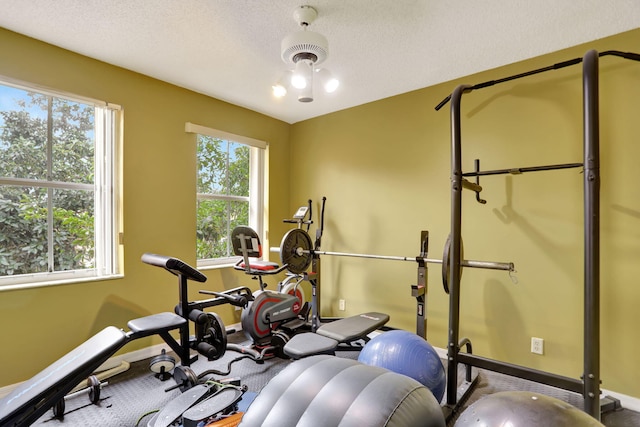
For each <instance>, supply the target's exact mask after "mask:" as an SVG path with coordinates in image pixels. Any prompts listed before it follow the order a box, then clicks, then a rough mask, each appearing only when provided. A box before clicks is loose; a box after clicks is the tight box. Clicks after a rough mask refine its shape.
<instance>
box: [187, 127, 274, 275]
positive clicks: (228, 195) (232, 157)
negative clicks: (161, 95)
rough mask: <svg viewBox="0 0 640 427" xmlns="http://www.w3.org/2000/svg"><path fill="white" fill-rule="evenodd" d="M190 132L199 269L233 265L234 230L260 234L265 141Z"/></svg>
mask: <svg viewBox="0 0 640 427" xmlns="http://www.w3.org/2000/svg"><path fill="white" fill-rule="evenodd" d="M187 131H190V132H193V133H196V134H197V188H196V192H197V209H196V216H197V218H196V224H197V225H196V245H197V246H196V253H197V259H198V266H200V267H202V266H207V265H218V264H229V263H231V262H233V256H234V255H233V247H232V242H231V239H230V236H231V231H232V230H233V229H234V228H235V227H236V226H238V225H249V226H250V227H253V228H254V229H255V230H256V231H257V232H258V234H259V235H262V221H263V212H264V210H263V204H264V194H263V193H264V190H263V188H264V180H263V176H264V151H265V148H266V143H264V142H262V141H257V140H253V139H251V138H246V137H242V136H239V135H232V134H228V133H225V132H222V131H218V130H215V129H210V128H205V127H202V126H198V125H194V124H192V123H188V124H187Z"/></svg>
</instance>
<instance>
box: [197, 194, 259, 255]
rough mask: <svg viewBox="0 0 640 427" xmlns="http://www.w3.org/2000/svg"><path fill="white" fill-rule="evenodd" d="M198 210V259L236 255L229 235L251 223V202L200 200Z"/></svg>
mask: <svg viewBox="0 0 640 427" xmlns="http://www.w3.org/2000/svg"><path fill="white" fill-rule="evenodd" d="M196 212H197V229H196V230H197V249H196V250H197V257H198V259H212V258H226V257H230V256H234V254H233V248H232V247H231V243H230V242H229V235H230V234H231V230H233V229H234V228H235V227H237V226H238V225H247V224H248V223H249V202H236V201H227V200H198V204H197V210H196Z"/></svg>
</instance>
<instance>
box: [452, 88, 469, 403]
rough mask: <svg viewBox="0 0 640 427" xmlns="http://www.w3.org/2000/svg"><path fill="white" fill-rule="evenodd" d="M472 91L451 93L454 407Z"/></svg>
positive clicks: (462, 90) (453, 400)
mask: <svg viewBox="0 0 640 427" xmlns="http://www.w3.org/2000/svg"><path fill="white" fill-rule="evenodd" d="M466 90H470V87H469V86H465V85H460V86H458V87H456V88H455V90H454V91H453V93H452V94H451V245H450V246H449V260H450V261H449V280H450V282H449V342H448V345H447V360H448V363H447V405H450V406H454V405H455V404H456V401H457V389H458V339H459V336H460V262H461V259H460V254H461V250H460V249H461V248H460V246H461V238H460V235H461V231H462V148H461V147H462V143H461V141H462V137H461V133H460V132H461V126H460V103H461V100H462V94H463V93H464V92H465V91H466Z"/></svg>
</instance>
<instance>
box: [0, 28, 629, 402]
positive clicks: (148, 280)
mask: <svg viewBox="0 0 640 427" xmlns="http://www.w3.org/2000/svg"><path fill="white" fill-rule="evenodd" d="M639 41H640V31H638V30H637V31H633V32H629V33H626V34H622V35H619V36H616V37H613V38H610V39H606V40H602V41H600V42H597V43H591V44H589V45H585V46H580V47H577V48H574V49H569V50H567V51H563V52H558V53H555V54H552V55H546V56H544V57H542V58H537V59H533V60H530V61H525V62H523V63H518V64H513V65H510V66H507V67H502V68H500V69H496V70H492V71H488V72H485V73H481V74H478V75H474V76H469V77H466V78H464V79H460V80H458V81H454V82H449V83H446V84H441V85H437V86H434V87H430V88H426V89H422V90H419V91H415V92H411V93H407V94H404V95H400V96H396V97H392V98H388V99H385V100H381V101H378V102H374V103H370V104H366V105H363V106H360V107H356V108H351V109H348V110H345V111H340V112H337V113H333V114H329V115H326V116H323V117H319V118H316V119H312V120H307V121H304V122H301V123H297V124H295V125H292V126H289V125H287V124H285V123H282V122H280V121H277V120H274V119H271V118H268V117H265V116H262V115H260V114H257V113H254V112H251V111H248V110H245V109H242V108H239V107H236V106H233V105H230V104H227V103H224V102H220V101H217V100H214V99H211V98H208V97H205V96H202V95H198V94H194V93H192V92H189V91H186V90H183V89H179V88H176V87H174V86H171V85H168V84H165V83H162V82H159V81H156V80H153V79H150V78H147V77H144V76H141V75H139V74H135V73H131V72H129V71H126V70H122V69H119V68H116V67H113V66H110V65H107V64H104V63H100V62H97V61H93V60H91V59H88V58H85V57H82V56H79V55H75V54H72V53H69V52H66V51H63V50H60V49H57V48H54V47H51V46H48V45H46V44H43V43H40V42H36V41H34V40H31V39H28V38H25V37H22V36H18V35H16V34H14V33H11V32H8V31H4V30H0V47H1V48H2V52H3V55H2V59H1V60H0V75H5V76H9V77H13V78H18V79H21V80H25V81H30V82H33V83H38V84H42V85H45V86H49V87H52V88H55V89H58V90H66V91H69V92H72V93H76V94H80V95H85V96H90V97H94V98H99V99H105V100H107V101H109V102H114V103H117V104H121V105H123V107H124V110H125V134H124V137H125V140H124V156H125V160H124V177H123V178H124V220H125V278H124V279H121V280H113V281H103V282H96V283H89V284H82V285H67V286H57V287H53V288H46V289H33V290H21V291H11V292H2V293H0V325H2V326H0V336H1V337H2V339H3V343H4V346H5V347H3V348H6V349H9V348H10V349H12V350H11V351H3V352H1V353H0V363H2V365H3V366H10V367H11V369H5V370H4V371H3V373H2V374H1V375H0V386H2V385H7V384H12V383H15V382H18V381H21V380H24V379H26V378H28V377H29V376H30V375H33V374H34V373H35V372H37V371H38V370H40V369H41V368H43V367H44V366H46V365H47V364H48V363H50V362H51V361H52V360H54V359H56V358H57V357H59V356H60V355H62V354H64V353H65V352H66V351H68V350H70V349H71V348H73V347H74V346H76V345H77V344H79V343H80V342H82V341H84V340H85V339H87V338H88V337H89V336H91V335H92V334H93V333H95V332H97V331H98V330H100V329H101V328H103V327H104V326H106V325H116V326H119V327H123V328H124V327H126V322H127V321H128V320H129V319H131V318H133V317H138V316H142V315H146V314H150V313H155V312H158V311H166V310H170V309H171V308H172V307H173V305H174V304H175V302H176V285H175V283H174V282H175V280H174V278H173V277H172V276H170V275H168V274H167V273H165V272H163V271H160V270H159V269H154V268H152V267H149V266H146V265H144V264H142V263H141V262H140V261H139V258H140V255H141V254H142V253H143V252H146V251H154V252H159V253H167V254H171V255H174V256H178V257H180V258H182V259H184V260H185V261H187V262H194V258H195V254H194V250H193V248H194V227H195V225H194V220H193V218H194V216H195V212H194V210H195V196H194V194H193V192H190V191H189V190H188V189H189V188H194V185H195V182H194V179H195V176H194V172H193V170H194V166H195V165H194V157H195V156H194V146H193V142H192V141H191V140H190V139H189V138H190V137H189V136H188V135H186V134H185V133H184V132H183V129H184V122H185V121H192V122H194V123H198V124H202V125H205V126H210V127H214V128H218V129H222V130H225V131H227V132H232V133H236V134H242V135H246V136H249V137H252V138H256V139H262V140H266V141H268V142H269V143H270V163H269V170H270V173H269V183H270V184H269V192H270V199H269V208H268V209H269V214H270V222H269V228H270V235H271V242H270V244H271V245H272V246H273V245H277V244H278V243H279V242H280V239H281V236H282V235H283V233H284V232H285V231H286V230H287V229H288V227H286V226H284V225H283V224H282V223H281V222H280V221H281V219H282V218H286V217H289V216H290V215H291V213H292V212H293V211H294V210H295V209H296V208H297V207H298V206H300V205H303V204H304V203H305V202H306V200H307V199H308V198H312V199H313V200H314V201H315V202H316V203H317V202H318V201H319V200H320V198H321V197H322V196H326V197H327V199H328V201H327V212H326V229H325V235H324V239H323V249H325V250H333V251H343V252H361V253H372V254H382V255H403V256H415V255H416V254H417V252H418V249H419V248H418V245H419V237H420V230H422V229H428V230H429V231H430V233H431V240H430V249H431V250H430V254H429V256H430V257H432V258H440V257H441V256H442V248H443V245H444V241H445V239H446V236H447V234H448V233H449V221H450V219H449V205H450V202H449V200H450V185H449V182H450V181H449V175H450V169H449V168H450V159H449V112H448V106H447V107H446V108H445V109H444V110H442V111H439V112H436V111H434V106H435V105H436V104H437V103H438V102H440V101H441V100H442V99H443V98H444V97H445V96H446V95H447V94H449V93H450V92H451V91H452V90H453V88H454V87H455V86H456V85H457V84H459V83H471V84H473V83H478V82H482V81H485V80H490V79H496V78H500V77H504V76H507V75H511V74H514V73H519V72H524V71H527V70H530V69H533V68H537V67H540V66H546V65H549V64H552V63H555V62H559V61H563V60H566V59H569V58H574V57H581V56H582V55H583V54H584V53H585V51H586V50H587V49H589V48H596V49H598V50H606V49H619V50H626V51H637V50H638V49H637V46H638V42H639ZM416 72H428V70H422V71H420V70H416ZM639 99H640V64H638V63H631V62H629V61H624V60H622V59H617V58H613V57H608V58H603V59H602V60H601V119H602V122H601V136H602V190H603V192H602V203H601V206H602V303H601V306H602V374H603V375H602V376H603V387H604V388H607V389H611V390H615V391H618V392H620V393H625V394H629V395H631V396H635V397H640V386H639V385H638V384H637V381H636V379H635V377H634V375H633V373H634V372H635V365H634V364H633V362H634V356H633V355H634V354H637V353H638V352H639V351H640V345H638V344H637V343H636V341H635V340H633V336H634V330H635V325H637V324H639V323H640V322H639V321H640V314H639V310H637V309H636V305H637V303H638V302H640V288H639V287H638V286H635V285H634V283H635V280H634V279H635V278H636V277H637V276H638V275H639V273H640V266H638V263H637V261H636V259H637V251H638V246H639V239H640V233H639V232H638V230H639V228H638V220H639V218H640V205H639V203H640V202H638V200H640V198H639V197H638V190H637V186H636V185H635V181H634V180H633V177H634V176H635V172H634V170H635V169H636V168H634V164H633V163H632V162H634V160H635V159H637V158H638V157H639V156H638V154H640V153H639V151H640V148H638V144H637V143H636V141H637V136H636V135H638V134H640V133H639V132H638V131H639V130H640V129H638V127H640V123H639V121H638V120H637V115H638V114H637V112H638V110H639V108H640V101H638V100H639ZM319 102H320V101H319ZM581 109H582V107H581V83H580V67H579V66H578V67H572V68H570V69H565V70H559V71H554V72H549V73H545V74H542V75H539V76H535V77H530V78H527V79H523V80H518V81H516V82H513V83H508V84H503V85H500V86H496V87H493V88H487V89H482V90H479V91H477V92H473V93H471V94H468V95H465V96H464V97H463V120H464V123H463V138H464V140H463V164H464V168H465V171H468V170H470V169H472V167H473V159H475V158H480V159H481V161H482V168H483V169H496V168H507V167H520V166H533V165H543V164H555V163H567V162H581V161H582V115H581ZM289 177H296V179H295V180H290V179H289ZM482 185H483V186H484V189H485V190H484V192H483V197H484V198H486V199H487V200H488V202H487V204H486V205H478V204H477V203H476V202H475V201H474V198H473V195H472V194H467V193H465V194H464V202H463V205H464V206H463V211H464V213H463V238H464V243H465V258H468V259H479V260H492V261H512V262H514V263H515V264H516V268H517V270H518V273H517V277H518V280H519V283H518V284H517V285H514V284H513V283H512V282H511V279H510V278H509V276H508V275H507V274H506V273H503V272H495V271H483V270H472V269H466V270H465V271H464V274H463V279H462V285H463V296H462V312H463V316H462V327H461V334H462V335H463V336H468V337H470V338H471V339H472V340H473V343H474V350H475V352H476V353H478V354H481V355H485V356H488V357H493V358H497V359H500V360H506V361H509V362H513V363H519V364H524V365H527V366H531V367H534V368H540V369H545V370H550V371H553V372H556V373H559V374H562V375H567V376H571V377H576V378H577V377H578V376H579V375H580V374H581V371H582V366H581V363H582V361H581V359H582V357H581V354H582V324H581V322H582V286H583V281H582V239H583V236H582V176H581V174H580V173H579V170H577V169H572V170H568V171H554V172H544V173H542V172H539V173H532V174H526V175H520V176H497V177H487V178H483V180H482ZM185 189H186V190H185ZM314 207H315V208H317V205H316V206H314ZM322 262H323V270H322V274H323V276H322V277H323V278H322V285H323V300H322V303H323V314H324V315H338V316H342V315H347V314H355V313H358V312H361V311H365V310H379V311H384V312H387V313H389V314H390V315H391V322H390V324H391V325H392V326H396V327H400V328H404V329H408V330H413V329H414V328H415V316H414V307H415V303H414V300H413V299H412V297H411V292H410V285H411V284H412V283H415V281H416V270H415V264H413V263H400V262H392V261H375V260H363V259H353V258H349V259H347V258H341V259H339V258H331V257H328V256H327V257H323V261H322ZM429 267H430V269H429V282H430V289H429V295H428V297H429V303H428V317H429V320H428V336H429V339H430V341H432V342H433V344H434V345H436V346H439V347H444V346H445V345H446V330H447V322H448V317H447V316H448V304H447V298H446V295H445V294H444V292H443V290H442V286H441V280H440V268H439V266H438V265H430V266H429ZM206 274H207V275H208V277H209V281H208V282H207V284H206V287H207V288H209V289H221V288H223V287H227V288H228V287H232V286H236V285H238V284H240V283H250V282H248V281H247V280H246V278H245V277H243V276H242V275H239V274H238V273H237V272H235V271H233V270H229V269H222V270H209V271H206ZM198 286H199V285H196V286H195V287H194V289H199V287H198ZM192 296H193V297H197V294H196V293H195V291H194V292H192ZM340 298H344V299H346V301H347V310H346V311H345V312H340V311H338V310H337V301H338V299H340ZM223 315H224V317H223V319H224V321H225V322H227V323H229V322H233V321H236V319H237V317H234V316H233V315H232V313H231V311H228V310H225V311H223ZM16 322H18V323H16ZM531 336H537V337H542V338H544V339H545V351H546V354H545V355H544V356H535V355H532V354H531V353H529V344H530V337H531ZM152 342H153V343H155V342H156V341H152V340H151V339H149V340H141V341H140V342H134V343H132V344H130V345H129V346H128V347H127V348H126V350H127V351H131V350H133V349H137V348H142V347H144V346H146V345H149V344H150V343H152ZM17 354H19V355H20V356H19V357H18V356H16V355H17Z"/></svg>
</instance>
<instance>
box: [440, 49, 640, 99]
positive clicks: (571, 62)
mask: <svg viewBox="0 0 640 427" xmlns="http://www.w3.org/2000/svg"><path fill="white" fill-rule="evenodd" d="M607 55H613V56H619V57H622V58H626V59H630V60H632V61H640V54H637V53H634V52H620V51H617V50H607V51H604V52H600V53H599V54H598V56H607ZM582 60H583V58H573V59H570V60H568V61H563V62H558V63H557V64H553V65H549V66H547V67H542V68H538V69H536V70H531V71H527V72H525V73H520V74H515V75H513V76H509V77H503V78H501V79H498V80H489V81H486V82H484V83H478V84H475V85H473V86H468V87H466V88H465V92H471V91H472V90H475V89H482V88H483V87H489V86H493V85H497V84H499V83H505V82H508V81H511V80H516V79H520V78H522V77H528V76H532V75H534V74H540V73H544V72H545V71H552V70H559V69H561V68H566V67H569V66H571V65H576V64H579V63H581V62H582ZM449 101H451V95H447V97H446V98H445V99H443V100H442V101H441V102H440V103H439V104H438V105H436V111H438V110H440V109H441V108H442V107H444V106H445V105H447V102H449Z"/></svg>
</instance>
